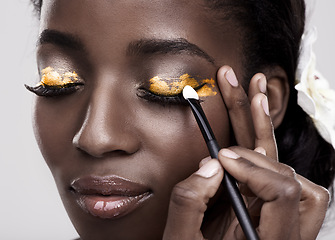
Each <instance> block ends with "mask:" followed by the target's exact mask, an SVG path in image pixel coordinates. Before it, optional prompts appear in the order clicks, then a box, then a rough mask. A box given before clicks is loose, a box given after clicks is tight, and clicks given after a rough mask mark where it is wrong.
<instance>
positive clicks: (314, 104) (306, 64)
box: [295, 28, 335, 148]
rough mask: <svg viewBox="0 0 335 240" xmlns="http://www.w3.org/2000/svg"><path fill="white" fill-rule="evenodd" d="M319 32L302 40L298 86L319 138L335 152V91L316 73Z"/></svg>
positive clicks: (301, 99)
mask: <svg viewBox="0 0 335 240" xmlns="http://www.w3.org/2000/svg"><path fill="white" fill-rule="evenodd" d="M315 40H316V29H315V28H313V29H311V30H310V31H308V32H306V33H305V34H304V35H303V37H302V42H301V48H300V59H299V64H298V68H297V72H296V81H297V84H296V86H295V88H296V90H297V91H298V104H299V106H300V107H301V108H302V109H303V110H304V111H305V112H306V113H307V114H308V115H309V116H310V117H311V118H312V120H313V122H314V124H315V126H316V128H317V130H318V132H319V133H320V135H321V136H322V137H323V138H324V139H325V140H326V141H327V142H329V143H330V144H332V145H333V147H334V148H335V91H334V90H333V89H330V87H329V83H328V81H327V80H326V79H325V78H324V77H323V76H322V75H321V74H320V73H319V72H318V71H317V70H316V69H315V65H316V64H315V54H314V52H313V48H312V47H313V43H314V42H315Z"/></svg>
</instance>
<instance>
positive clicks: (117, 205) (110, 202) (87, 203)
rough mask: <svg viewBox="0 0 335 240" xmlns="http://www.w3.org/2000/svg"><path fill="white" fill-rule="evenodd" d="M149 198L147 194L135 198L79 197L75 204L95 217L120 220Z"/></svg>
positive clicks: (149, 195)
mask: <svg viewBox="0 0 335 240" xmlns="http://www.w3.org/2000/svg"><path fill="white" fill-rule="evenodd" d="M151 196H152V194H151V193H149V192H146V193H143V194H140V195H137V196H103V195H80V196H79V198H78V199H77V203H78V204H79V206H80V207H81V208H82V209H83V210H84V211H86V212H88V213H90V214H91V215H93V216H95V217H99V218H103V219H108V218H120V217H122V216H125V215H127V214H129V213H131V212H133V211H134V210H136V209H138V208H139V207H141V206H142V205H143V204H144V203H145V202H146V201H147V200H149V199H150V197H151Z"/></svg>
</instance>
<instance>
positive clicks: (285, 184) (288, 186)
mask: <svg viewBox="0 0 335 240" xmlns="http://www.w3.org/2000/svg"><path fill="white" fill-rule="evenodd" d="M281 186H282V189H281V194H280V195H281V198H283V199H285V201H296V200H300V195H301V191H302V186H301V183H300V182H299V181H298V180H296V179H294V178H291V177H287V178H285V180H283V181H282V185H281Z"/></svg>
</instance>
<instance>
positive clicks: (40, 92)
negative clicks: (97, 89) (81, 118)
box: [24, 83, 83, 97]
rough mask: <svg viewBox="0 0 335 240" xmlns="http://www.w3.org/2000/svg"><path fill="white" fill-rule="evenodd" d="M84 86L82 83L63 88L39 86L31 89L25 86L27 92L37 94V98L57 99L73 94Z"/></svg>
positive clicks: (70, 84) (67, 85)
mask: <svg viewBox="0 0 335 240" xmlns="http://www.w3.org/2000/svg"><path fill="white" fill-rule="evenodd" d="M81 85H83V84H82V83H69V84H66V85H64V86H62V87H57V86H56V87H54V86H43V85H38V86H35V87H31V86H28V85H26V84H25V85H24V86H25V88H26V89H27V90H29V91H30V92H32V93H35V94H36V95H37V96H41V97H57V96H64V95H68V94H71V93H74V92H76V91H77V90H78V88H79V87H80V86H81Z"/></svg>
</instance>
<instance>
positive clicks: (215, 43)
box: [41, 0, 240, 61]
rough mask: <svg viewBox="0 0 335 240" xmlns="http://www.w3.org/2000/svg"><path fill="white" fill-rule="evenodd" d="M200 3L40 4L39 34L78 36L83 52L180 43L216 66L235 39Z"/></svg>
mask: <svg viewBox="0 0 335 240" xmlns="http://www.w3.org/2000/svg"><path fill="white" fill-rule="evenodd" d="M217 18H218V16H217V15H215V13H214V11H212V10H210V9H209V8H208V7H207V6H206V4H205V2H204V1H203V0H192V1H184V0H117V1H116V0H46V1H45V2H44V3H43V8H42V15H41V31H43V30H44V29H55V30H59V31H63V32H69V33H72V34H75V35H77V36H79V37H80V38H81V39H82V40H83V41H84V43H85V44H86V45H88V48H90V46H91V47H92V48H96V47H97V45H99V46H118V48H119V49H121V48H125V46H126V45H127V43H129V42H131V41H134V40H137V39H174V38H185V39H187V40H188V41H189V42H192V43H195V44H197V45H198V46H200V47H201V48H202V49H205V50H206V52H208V53H209V54H210V55H212V56H213V57H214V58H215V59H216V60H219V61H220V58H221V57H222V53H224V54H225V56H226V57H227V56H229V55H231V57H232V56H233V55H236V51H234V52H233V51H232V49H234V50H238V49H240V48H239V46H238V43H239V41H238V40H237V39H240V36H239V34H237V33H236V31H234V27H233V26H232V25H231V23H230V22H229V21H226V22H222V21H220V20H218V19H217Z"/></svg>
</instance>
